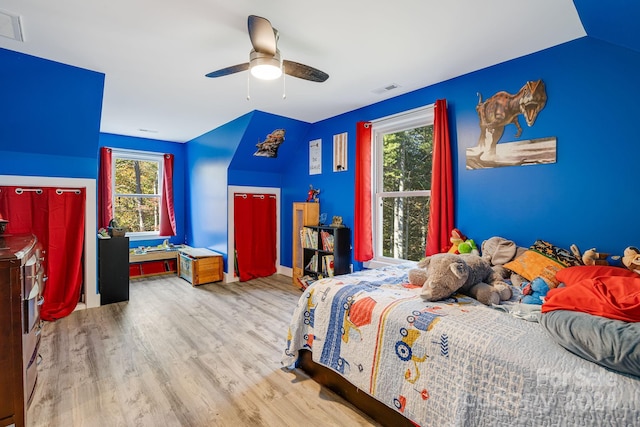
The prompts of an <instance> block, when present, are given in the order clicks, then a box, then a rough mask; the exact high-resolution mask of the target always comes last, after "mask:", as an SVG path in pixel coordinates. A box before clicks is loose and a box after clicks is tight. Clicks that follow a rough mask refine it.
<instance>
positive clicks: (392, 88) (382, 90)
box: [371, 83, 400, 95]
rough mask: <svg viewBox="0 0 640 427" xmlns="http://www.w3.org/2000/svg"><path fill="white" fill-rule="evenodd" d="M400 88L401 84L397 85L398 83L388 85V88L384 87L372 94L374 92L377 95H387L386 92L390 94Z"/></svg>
mask: <svg viewBox="0 0 640 427" xmlns="http://www.w3.org/2000/svg"><path fill="white" fill-rule="evenodd" d="M399 87H400V85H399V84H397V83H391V84H388V85H386V86H384V87H381V88H378V89H374V90H372V91H371V92H373V93H377V94H378V95H380V94H383V93H385V92H389V91H391V90H395V89H398V88H399Z"/></svg>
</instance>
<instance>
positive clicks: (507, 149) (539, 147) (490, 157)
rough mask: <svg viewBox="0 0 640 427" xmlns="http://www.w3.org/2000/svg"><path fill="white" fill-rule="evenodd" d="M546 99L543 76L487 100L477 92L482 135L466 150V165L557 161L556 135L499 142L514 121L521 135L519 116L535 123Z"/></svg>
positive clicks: (487, 165) (531, 123)
mask: <svg viewBox="0 0 640 427" xmlns="http://www.w3.org/2000/svg"><path fill="white" fill-rule="evenodd" d="M546 103H547V92H546V89H545V85H544V82H543V81H542V80H537V81H528V82H526V83H525V85H524V86H522V88H520V90H519V91H518V93H516V94H510V93H507V92H505V91H500V92H498V93H496V94H495V95H493V96H492V97H490V98H488V99H486V100H485V101H484V102H483V101H482V95H481V94H480V93H478V105H476V111H477V113H478V119H479V124H480V137H479V138H478V144H477V145H476V146H475V147H471V148H467V150H466V155H467V169H484V168H495V167H501V166H520V165H534V164H545V163H555V161H556V138H555V137H547V138H536V139H529V140H522V141H513V142H509V143H500V138H502V135H503V134H504V129H505V127H506V126H507V125H510V124H513V125H514V126H515V127H516V134H515V137H516V138H518V137H520V135H521V134H522V127H521V126H520V122H519V116H520V115H522V116H523V117H524V119H525V122H526V123H527V126H529V127H532V126H533V124H534V123H535V121H536V118H537V117H538V114H539V113H540V111H542V109H543V108H544V106H545V105H546Z"/></svg>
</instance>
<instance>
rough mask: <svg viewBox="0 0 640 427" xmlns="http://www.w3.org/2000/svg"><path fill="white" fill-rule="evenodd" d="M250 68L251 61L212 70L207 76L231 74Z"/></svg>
mask: <svg viewBox="0 0 640 427" xmlns="http://www.w3.org/2000/svg"><path fill="white" fill-rule="evenodd" d="M248 69H249V63H248V62H246V63H244V64H238V65H233V66H231V67H227V68H223V69H221V70H217V71H212V72H210V73H209V74H207V75H206V76H207V77H222V76H228V75H229V74H234V73H239V72H241V71H247V70H248Z"/></svg>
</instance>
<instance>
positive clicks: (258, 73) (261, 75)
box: [251, 64, 282, 80]
mask: <svg viewBox="0 0 640 427" xmlns="http://www.w3.org/2000/svg"><path fill="white" fill-rule="evenodd" d="M251 74H252V75H253V77H255V78H257V79H260V80H275V79H277V78H278V77H280V76H281V75H282V70H281V69H280V67H278V66H277V65H273V64H260V65H254V66H252V67H251Z"/></svg>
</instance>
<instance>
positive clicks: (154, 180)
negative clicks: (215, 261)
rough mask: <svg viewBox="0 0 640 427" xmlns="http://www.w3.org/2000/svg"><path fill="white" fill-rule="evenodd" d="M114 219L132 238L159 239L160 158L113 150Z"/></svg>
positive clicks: (159, 155) (161, 160)
mask: <svg viewBox="0 0 640 427" xmlns="http://www.w3.org/2000/svg"><path fill="white" fill-rule="evenodd" d="M112 159H113V161H112V167H113V170H112V174H111V176H112V177H113V210H114V212H113V218H115V220H116V222H117V223H118V226H120V227H124V228H126V229H127V230H129V232H128V233H127V236H129V237H132V238H136V237H139V238H150V237H157V236H159V229H160V203H161V195H162V174H163V171H162V165H163V157H162V154H155V153H145V152H138V151H127V150H117V149H114V150H113V157H112Z"/></svg>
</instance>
